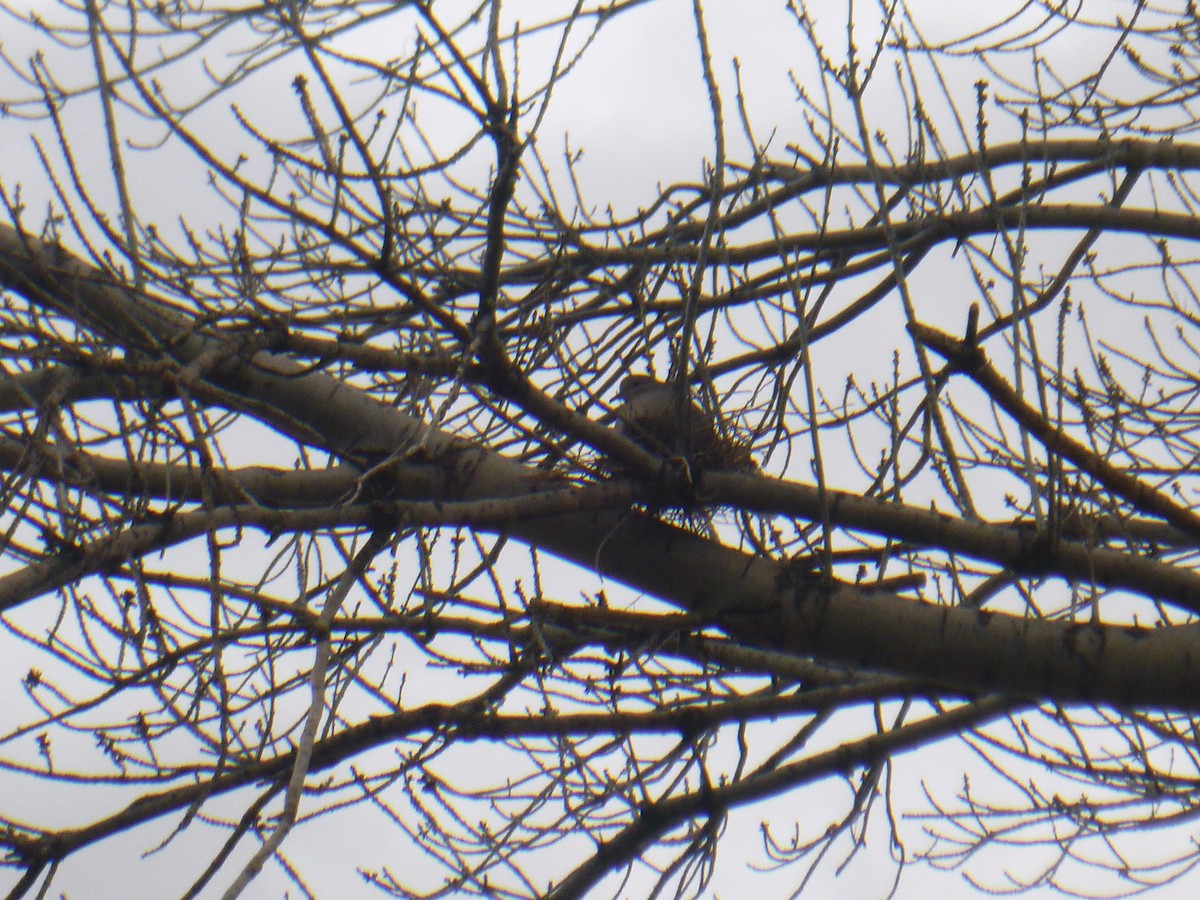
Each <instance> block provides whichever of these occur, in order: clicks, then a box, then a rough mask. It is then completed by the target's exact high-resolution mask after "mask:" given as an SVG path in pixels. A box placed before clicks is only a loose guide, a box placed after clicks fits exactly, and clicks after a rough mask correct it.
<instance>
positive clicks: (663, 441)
mask: <svg viewBox="0 0 1200 900" xmlns="http://www.w3.org/2000/svg"><path fill="white" fill-rule="evenodd" d="M617 398H618V399H619V400H621V401H622V402H621V404H620V405H619V406H618V407H617V408H616V410H615V413H616V419H617V430H618V431H619V432H620V433H621V434H623V435H625V436H626V437H627V438H629V439H630V440H631V441H633V442H634V443H635V444H637V445H639V446H640V447H642V448H644V449H646V450H649V451H650V452H651V453H654V454H656V455H658V456H668V457H675V456H679V457H683V458H684V459H686V460H687V461H688V462H689V463H698V464H702V465H709V466H714V467H717V468H745V467H746V466H747V465H748V464H749V462H750V457H749V454H747V452H746V449H745V448H744V447H739V446H738V445H737V444H735V443H733V442H732V441H730V440H729V439H728V438H726V437H724V436H722V435H721V434H720V432H718V430H717V426H716V423H715V422H714V421H713V418H712V416H710V415H709V414H708V413H707V412H705V411H704V410H703V409H702V408H701V407H700V405H699V404H698V403H697V402H696V401H695V400H690V399H689V401H688V406H687V409H686V410H685V412H684V417H683V425H684V428H685V429H686V430H685V431H684V433H683V434H682V435H680V434H679V425H680V418H679V413H678V409H677V407H676V394H675V388H674V387H673V386H672V385H670V384H666V383H664V382H662V381H659V380H658V379H657V378H655V377H654V376H652V375H642V374H634V375H627V376H625V379H624V380H623V381H622V382H621V387H620V389H619V390H618V391H617Z"/></svg>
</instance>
